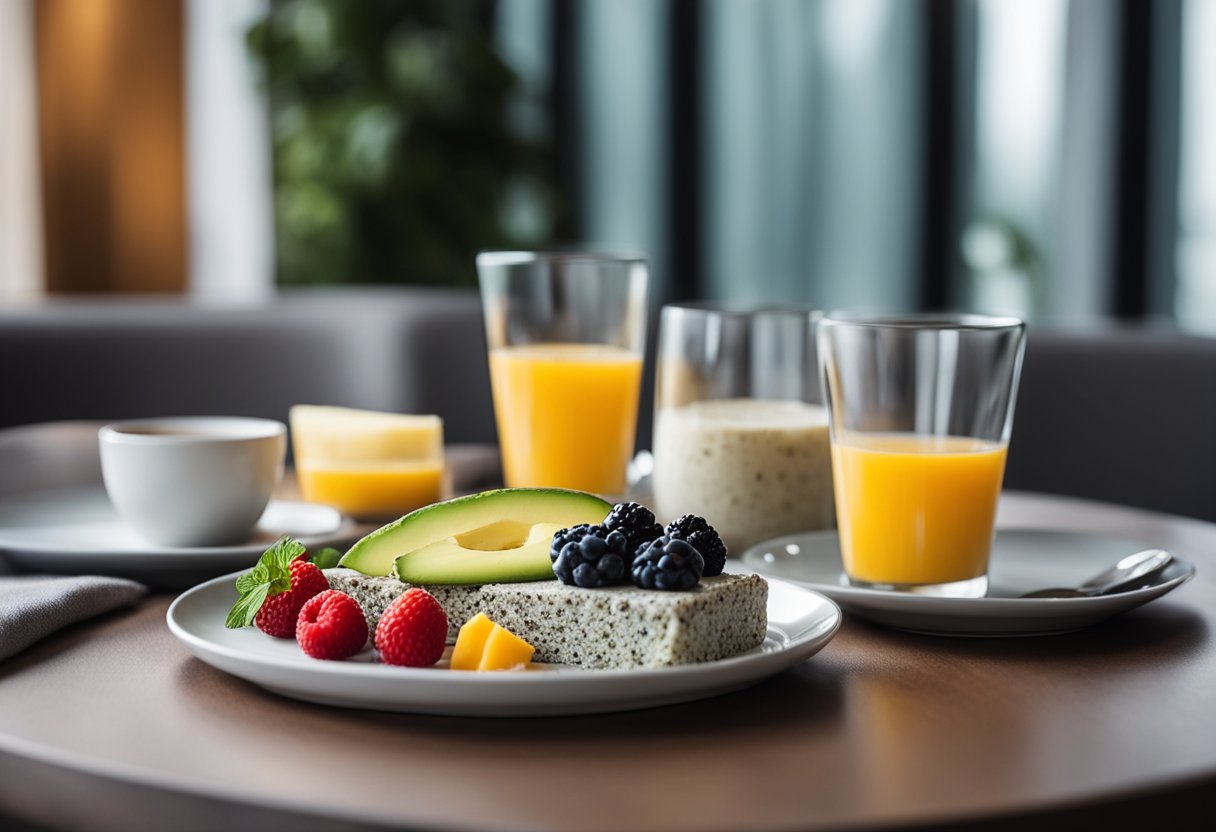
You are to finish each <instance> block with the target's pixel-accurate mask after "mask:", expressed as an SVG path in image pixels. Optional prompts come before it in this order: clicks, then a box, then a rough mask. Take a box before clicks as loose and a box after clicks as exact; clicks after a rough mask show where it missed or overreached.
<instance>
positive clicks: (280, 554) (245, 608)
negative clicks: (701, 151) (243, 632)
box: [224, 536, 307, 630]
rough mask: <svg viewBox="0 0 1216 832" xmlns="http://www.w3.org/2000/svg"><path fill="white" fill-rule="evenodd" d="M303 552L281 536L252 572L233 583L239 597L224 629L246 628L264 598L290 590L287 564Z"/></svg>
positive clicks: (295, 543) (255, 616)
mask: <svg viewBox="0 0 1216 832" xmlns="http://www.w3.org/2000/svg"><path fill="white" fill-rule="evenodd" d="M306 551H307V549H305V548H304V544H302V543H300V541H298V540H293V539H292V538H290V537H286V536H284V537H281V538H279V539H278V540H277V541H276V542H275V544H274V545H273V546H271V547H270V548H269V549H267V550H266V551H265V552H263V553H262V556H261V557H260V558H258V562H257V564H256V565H254V567H253V569H250V570H249V571H248V572H246V573H245V574H244V575H241V576H239V577H238V578H237V579H236V591H237V592H238V593H239V594H240V597H239V598H238V599H237V602H236V603H235V604H234V605H233V607H232V609H231V610H229V612H228V617H227V618H226V619H224V626H225V627H227V628H228V629H230V630H238V629H240V628H241V627H248V626H249V625H250V624H252V623H253V620H254V619H255V618H257V615H258V610H260V609H261V608H262V604H264V603H266V599H267V598H269V597H270V596H272V595H278V594H279V593H281V592H286V591H287V590H289V589H291V562H292V561H293V560H295V559H296V558H298V557H299V556H300V555H302V554H304V553H305V552H306Z"/></svg>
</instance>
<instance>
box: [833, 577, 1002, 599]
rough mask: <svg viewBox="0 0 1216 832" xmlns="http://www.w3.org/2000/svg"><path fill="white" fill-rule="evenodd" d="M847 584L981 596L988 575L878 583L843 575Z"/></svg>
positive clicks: (928, 593) (936, 595) (949, 595)
mask: <svg viewBox="0 0 1216 832" xmlns="http://www.w3.org/2000/svg"><path fill="white" fill-rule="evenodd" d="M845 583H846V584H847V585H848V586H855V587H858V588H860V589H881V590H886V591H888V592H906V593H909V594H911V595H925V596H929V597H933V598H983V597H984V596H985V595H986V594H988V576H987V575H980V576H979V577H978V578H968V579H967V580H965V581H952V582H950V583H946V584H879V583H871V582H869V581H859V580H857V579H855V578H851V577H849V576H848V575H846V576H845Z"/></svg>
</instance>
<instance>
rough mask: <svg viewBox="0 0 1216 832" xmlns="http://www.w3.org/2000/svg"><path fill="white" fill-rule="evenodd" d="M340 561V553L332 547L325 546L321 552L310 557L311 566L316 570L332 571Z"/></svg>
mask: <svg viewBox="0 0 1216 832" xmlns="http://www.w3.org/2000/svg"><path fill="white" fill-rule="evenodd" d="M341 559H342V552H341V551H339V550H338V549H335V548H334V547H332V546H326V547H325V548H324V549H322V550H321V551H319V552H317V553H316V554H315V555H313V556H312V558H311V561H312V564H313V566H315V567H317V568H318V569H333V568H334V567H335V566H337V565H338V561H340V560H341Z"/></svg>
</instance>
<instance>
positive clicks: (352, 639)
mask: <svg viewBox="0 0 1216 832" xmlns="http://www.w3.org/2000/svg"><path fill="white" fill-rule="evenodd" d="M296 641H298V642H300V649H301V650H303V651H304V652H305V654H307V655H309V656H312V657H313V658H314V659H333V660H341V659H349V658H350V657H351V656H353V655H355V654H356V653H358V652H359V651H360V650H362V649H363V647H364V645H366V644H367V619H366V618H364V617H363V610H362V609H361V608H360V607H359V602H358V601H356V600H355V599H354V598H351V597H350V596H349V595H347V594H346V593H345V592H338V590H336V589H327V590H325V591H324V592H322V593H320V594H318V595H314V596H313V597H311V598H309V599H308V601H307V602H306V603H305V604H304V606H303V608H301V610H300V616H299V619H298V620H297V621H296Z"/></svg>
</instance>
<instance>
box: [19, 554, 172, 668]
mask: <svg viewBox="0 0 1216 832" xmlns="http://www.w3.org/2000/svg"><path fill="white" fill-rule="evenodd" d="M147 591H148V588H147V587H145V586H144V585H143V584H137V583H136V582H135V581H128V580H126V579H125V578H104V577H100V576H97V575H79V576H69V577H59V576H49V575H5V576H0V660H3V659H7V658H8V657H9V656H12V655H13V654H15V653H19V652H21V651H22V650H24V649H25V648H27V647H29V646H30V645H31V644H33V643H34V642H36V641H39V640H40V639H43V638H46V637H47V636H49V635H50V634H51V633H53V632H55V631H56V630H60V629H62V628H64V627H66V626H68V625H69V624H75V623H76V622H78V621H84V620H85V619H87V618H92V617H93V616H95V615H101V614H102V613H103V612H110V611H111V610H116V609H118V608H120V607H125V606H127V605H128V604H133V603H134V602H135V601H137V600H139V598H140V597H142V596H143V595H144V594H145V593H146V592H147Z"/></svg>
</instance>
